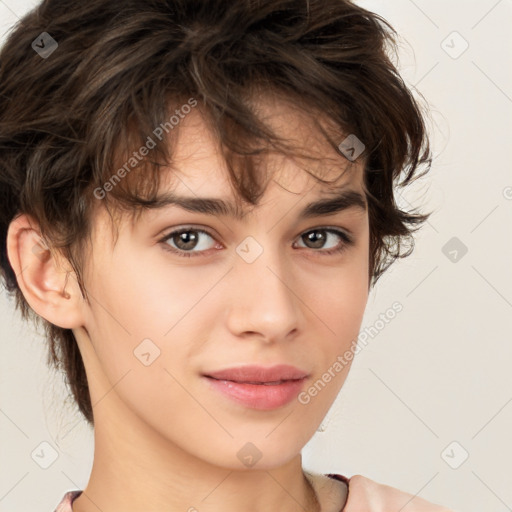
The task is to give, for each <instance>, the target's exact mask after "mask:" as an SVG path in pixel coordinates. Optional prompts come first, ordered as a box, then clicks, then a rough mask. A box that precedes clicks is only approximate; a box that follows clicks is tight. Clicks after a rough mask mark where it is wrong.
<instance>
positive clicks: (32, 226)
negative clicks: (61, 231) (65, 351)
mask: <svg viewBox="0 0 512 512" xmlns="http://www.w3.org/2000/svg"><path fill="white" fill-rule="evenodd" d="M54 253H57V251H53V253H52V252H51V251H50V250H49V249H48V246H47V245H46V243H45V242H44V240H43V238H42V237H41V232H40V230H39V224H38V222H37V221H36V220H35V219H34V218H33V217H31V216H29V215H26V214H21V215H19V216H17V217H16V218H15V219H14V220H13V221H12V222H11V224H10V225H9V229H8V231H7V257H8V259H9V262H10V264H11V266H12V268H13V270H14V272H15V273H16V279H17V281H18V286H19V287H20V289H21V291H22V293H23V295H24V296H25V299H26V301H27V302H28V304H29V305H30V307H31V308H32V309H33V310H34V311H35V312H36V313H37V314H38V315H39V316H41V317H43V318H44V319H46V320H48V322H50V323H52V324H54V325H57V326H58V327H62V328H65V329H74V328H77V327H80V326H82V325H83V309H82V308H83V304H84V303H85V302H84V299H83V297H82V294H81V291H80V287H79V286H78V282H77V279H76V275H75V273H74V271H73V270H72V267H71V265H69V262H68V261H67V260H66V259H65V258H60V259H59V260H58V261H57V260H56V258H57V257H58V256H57V254H54ZM63 263H64V267H65V268H63Z"/></svg>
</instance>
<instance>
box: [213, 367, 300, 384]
mask: <svg viewBox="0 0 512 512" xmlns="http://www.w3.org/2000/svg"><path fill="white" fill-rule="evenodd" d="M204 376H205V377H210V378H212V379H216V380H227V381H231V382H238V383H246V384H266V385H277V384H282V383H283V382H286V381H290V380H301V379H304V378H305V377H307V376H308V373H307V372H305V371H303V370H301V369H299V368H297V367H295V366H291V365H287V364H280V365H275V366H270V367H265V366H257V365H247V366H239V367H235V368H227V369H225V370H219V371H215V372H209V373H207V374H204Z"/></svg>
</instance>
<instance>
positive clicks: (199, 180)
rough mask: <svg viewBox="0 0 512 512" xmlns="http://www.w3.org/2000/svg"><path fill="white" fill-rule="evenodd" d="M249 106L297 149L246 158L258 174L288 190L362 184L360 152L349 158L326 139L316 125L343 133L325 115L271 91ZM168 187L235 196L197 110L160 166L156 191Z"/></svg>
mask: <svg viewBox="0 0 512 512" xmlns="http://www.w3.org/2000/svg"><path fill="white" fill-rule="evenodd" d="M252 105H253V107H254V109H255V111H256V113H257V115H258V117H260V119H262V120H263V121H264V123H265V124H267V125H268V126H269V127H270V128H271V130H273V131H274V133H276V135H278V136H279V137H281V138H283V139H285V140H286V141H287V143H289V144H291V145H292V146H293V147H294V148H296V150H297V151H296V152H293V154H292V155H284V154H282V153H279V152H277V151H267V152H265V153H264V155H263V156H260V157H258V158H254V159H252V164H253V165H255V170H256V172H257V173H258V174H259V175H260V179H261V177H262V176H265V177H267V178H271V179H272V181H274V182H276V183H278V184H279V185H280V186H281V187H282V188H283V189H285V190H288V191H289V192H290V193H293V194H305V193H309V192H313V193H316V192H319V193H322V192H330V191H336V190H339V189H340V187H342V186H343V187H345V186H347V185H353V186H354V187H355V188H361V187H362V186H363V169H364V164H365V162H364V159H363V157H362V156H361V157H360V158H359V159H357V160H356V161H354V162H350V161H349V160H347V159H346V158H345V157H344V156H342V154H341V153H340V152H339V150H337V149H335V148H334V147H333V146H332V144H330V143H329V141H328V140H326V138H325V137H324V135H323V134H322V132H321V131H320V129H319V128H318V125H320V126H322V128H323V129H324V130H326V132H327V133H328V134H329V135H330V137H331V139H332V140H333V141H335V142H338V139H339V142H341V141H342V140H343V139H344V138H345V137H346V135H344V134H343V133H342V131H341V129H340V128H339V127H337V126H335V125H334V124H333V123H332V122H331V121H330V120H329V119H328V117H327V116H326V115H324V116H318V115H317V116H316V117H314V116H313V115H312V114H311V113H310V112H306V111H304V109H303V108H300V107H298V106H296V105H294V104H293V103H290V102H288V101H284V100H282V99H279V98H277V97H275V96H265V97H263V98H259V99H257V100H254V101H253V103H252ZM304 171H305V172H304ZM308 173H311V174H312V175H313V176H317V177H319V178H320V179H321V180H325V181H326V182H327V183H322V182H321V181H319V180H317V179H315V178H314V177H313V176H311V174H308ZM169 190H172V191H173V192H176V193H179V194H180V195H183V194H186V195H198V196H207V197H214V196H217V197H218V196H222V197H224V198H226V199H227V198H228V197H231V198H233V199H236V194H234V191H233V189H232V185H231V182H230V178H229V173H228V170H227V166H226V162H225V159H224V156H223V153H222V150H221V146H220V143H219V141H218V140H217V139H216V137H215V136H214V134H213V133H212V131H211V130H210V129H209V126H208V123H207V122H205V120H204V118H203V116H202V114H201V111H200V110H199V109H198V110H194V111H192V112H191V113H190V114H188V115H187V116H186V117H185V119H184V120H183V121H181V123H180V126H179V131H178V135H177V138H176V140H175V143H174V144H173V155H172V165H171V166H169V167H168V168H165V167H164V168H163V169H162V173H161V182H160V191H169Z"/></svg>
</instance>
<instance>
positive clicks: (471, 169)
mask: <svg viewBox="0 0 512 512" xmlns="http://www.w3.org/2000/svg"><path fill="white" fill-rule="evenodd" d="M357 3H358V4H359V5H361V6H363V7H365V8H368V9H370V10H374V11H376V12H378V13H379V14H381V15H382V16H383V17H384V18H386V19H387V20H388V21H389V22H390V23H391V24H392V25H393V26H394V27H395V28H396V30H397V31H398V33H399V34H400V36H401V40H400V41H401V42H400V52H399V62H398V66H399V70H400V72H401V74H402V76H403V78H404V80H405V81H406V83H407V84H408V85H409V86H410V87H411V88H413V90H414V91H415V92H414V94H415V95H416V97H417V98H419V94H421V95H423V97H424V98H425V100H424V102H428V108H429V109H430V114H429V121H428V122H429V130H430V131H431V138H432V141H433V146H434V155H435V160H434V163H433V166H432V170H431V172H430V173H429V174H428V175H427V177H426V178H424V179H423V180H421V182H419V183H418V184H416V185H415V186H414V187H412V188H411V189H410V190H409V191H404V192H403V193H401V194H400V196H399V203H400V204H401V205H402V206H404V207H407V205H408V204H413V205H414V206H418V207H420V208H422V209H423V210H427V211H433V212H434V213H433V215H432V216H431V218H430V220H429V222H428V223H427V224H426V225H425V226H424V227H423V229H422V230H421V231H420V232H419V234H418V235H417V241H416V248H415V251H414V253H413V254H412V255H411V256H410V257H409V258H407V259H405V260H403V261H399V262H397V263H395V264H394V266H392V267H391V269H390V270H389V271H388V272H387V273H386V274H385V275H384V276H383V277H382V279H381V280H380V281H379V283H378V284H377V286H376V288H375V289H373V290H372V291H371V294H370V298H369V301H368V307H367V310H366V313H365V317H364V320H363V324H362V328H361V331H365V332H366V333H367V334H368V333H370V334H368V340H367V343H366V344H365V345H364V347H362V350H361V351H360V352H359V354H358V355H357V356H356V358H355V360H354V362H353V366H352V369H351V373H350V374H349V377H348V379H347V381H346V382H345V385H344V387H343V389H342V391H341V393H340V394H339V396H338V399H337V400H336V402H335V403H334V405H333V407H332V408H331V410H330V412H329V414H328V415H327V417H326V419H325V421H324V423H323V425H322V427H321V429H320V430H319V432H317V433H316V434H315V436H314V437H313V438H312V440H311V441H310V442H309V443H308V445H307V446H306V447H305V449H304V451H303V456H304V466H305V468H306V469H309V470H312V471H317V472H321V473H329V472H336V473H342V474H344V475H346V476H352V475H354V474H362V475H364V476H366V477H368V478H371V479H374V480H376V481H378V482H381V483H385V484H387V485H391V486H393V487H397V488H399V489H401V490H404V491H407V492H410V493H411V494H418V495H419V496H421V497H423V498H425V499H427V500H429V501H433V502H435V503H440V504H443V505H446V506H449V507H451V508H453V509H454V510H457V511H460V512H462V511H465V512H480V511H482V510H485V511H491V510H492V511H495V512H505V511H510V510H512V463H511V461H512V441H511V436H510V433H511V432H512V428H511V427H512V376H511V371H510V368H511V365H512V336H511V334H510V333H511V331H512V320H511V319H512V269H511V266H512V243H511V234H512V229H511V228H512V222H511V220H512V166H511V163H510V148H511V142H512V140H511V135H512V66H511V63H512V35H511V34H512V31H511V30H510V28H511V26H512V0H500V1H497V0H479V1H467V0H466V1H463V0H428V1H427V0H415V1H413V0H392V1H391V0H388V1H377V0H365V1H362V0H361V1H358V2H357ZM34 5H36V2H34V1H29V0H0V34H1V35H0V37H2V40H3V37H4V36H5V34H6V32H7V31H8V30H9V29H10V28H11V27H12V26H13V25H14V24H15V23H16V22H17V21H18V19H19V18H20V17H21V16H22V15H23V14H24V13H25V12H27V11H28V10H29V9H31V8H32V7H33V6H34ZM420 101H423V100H421V99H420ZM396 301H398V302H399V303H400V304H402V306H403V310H402V311H401V312H400V313H398V314H396V315H395V318H394V319H393V320H392V321H389V322H388V323H385V324H384V325H383V324H382V321H381V322H379V318H380V317H379V315H382V314H385V313H386V312H388V311H389V309H390V307H391V305H392V304H393V303H394V302H396ZM0 337H1V344H0V351H1V356H0V365H1V366H0V371H1V374H0V393H1V394H0V429H1V436H0V450H1V452H0V461H1V463H0V464H1V469H0V475H1V480H0V511H1V512H7V511H9V512H22V511H23V512H42V511H50V512H52V511H53V510H54V508H55V506H56V504H57V503H58V502H59V501H60V499H61V497H62V495H63V494H64V492H66V491H68V490H71V489H77V488H78V489H82V488H84V486H85V485H86V483H87V480H88V476H89V472H90V470H91V464H92V454H93V436H92V432H91V431H90V430H89V429H88V427H86V425H85V423H84V422H83V421H82V419H81V417H80V416H79V415H78V413H77V412H76V411H75V409H74V408H73V407H72V405H70V404H71V402H70V399H69V398H66V397H67V391H66V388H65V387H64V385H63V379H62V377H61V376H60V375H59V374H54V373H51V372H50V371H49V370H48V369H47V368H46V364H45V360H46V348H45V345H44V340H43V338H42V337H41V335H39V334H37V333H36V332H35V331H34V329H33V328H32V327H31V326H29V325H24V324H22V323H21V321H20V319H19V315H18V313H15V311H14V307H13V303H12V301H10V300H9V299H8V298H7V296H6V293H5V291H4V290H2V293H1V296H0ZM41 443H48V444H43V445H42V444H41ZM48 445H50V446H51V447H52V448H51V449H50V448H49V447H48ZM45 447H46V449H47V450H48V451H51V450H52V449H53V450H54V453H55V457H56V460H55V461H54V462H53V463H52V464H51V465H49V467H47V468H46V469H44V468H42V467H41V466H40V465H39V464H38V463H36V462H35V457H34V458H33V454H34V453H35V452H37V451H38V450H41V449H42V448H45ZM51 453H53V452H51Z"/></svg>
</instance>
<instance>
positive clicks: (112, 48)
mask: <svg viewBox="0 0 512 512" xmlns="http://www.w3.org/2000/svg"><path fill="white" fill-rule="evenodd" d="M43 32H45V33H47V34H49V35H50V36H51V37H52V38H53V39H54V40H55V41H57V43H58V47H57V48H56V49H55V51H54V52H53V53H52V54H51V55H46V56H45V58H42V56H41V55H38V53H37V52H36V51H35V48H34V47H33V45H32V43H33V42H34V41H36V40H39V39H41V38H44V37H47V36H42V35H40V34H42V33H43ZM396 35H397V34H396V32H395V31H394V29H393V28H392V27H391V26H390V25H389V23H388V22H387V21H385V20H384V19H383V18H381V17H380V16H379V15H377V14H375V13H372V12H370V11H368V10H365V9H363V8H361V7H359V6H357V5H355V4H353V3H352V2H351V1H349V0H309V1H308V0H236V1H234V2H226V0H118V1H116V2H112V1H109V0H89V1H87V2H80V1H78V0H75V1H73V0H67V1H62V0H44V1H43V2H42V3H41V4H40V5H39V6H38V7H37V8H36V9H34V10H33V11H31V12H30V13H28V14H27V15H26V16H25V17H23V18H22V19H21V21H20V22H19V23H18V24H17V26H15V27H14V29H13V30H12V32H11V33H10V34H9V36H8V38H7V40H6V42H5V44H4V46H3V48H2V50H1V52H0V202H1V205H0V263H1V272H2V277H3V279H4V280H5V285H6V289H7V291H8V292H10V293H12V294H14V296H15V299H16V307H17V308H19V309H20V310H21V312H22V315H23V318H25V319H27V318H30V319H31V320H32V321H34V322H36V321H42V323H43V326H44V328H45V335H46V338H47V340H48V343H49V354H48V362H49V363H52V364H54V365H55V366H56V367H62V368H63V369H64V371H65V374H66V378H67V383H68V385H69V387H70V390H71V392H72V394H73V397H74V399H75V401H76V403H77V405H78V407H79V409H80V411H81V412H82V414H83V415H84V417H85V418H86V420H87V421H88V422H89V423H90V424H91V425H92V424H93V411H92V407H91V401H90V395H89V389H88V386H87V379H86V374H85V369H84V365H83V361H82V358H81V355H80V352H79V349H78V346H77V344H76V340H75V338H74V336H73V333H72V331H71V330H70V329H63V328H60V327H58V326H55V325H52V324H51V323H49V322H47V321H46V320H44V319H42V318H41V317H39V316H38V315H36V314H35V313H34V311H32V309H31V308H30V306H29V305H28V303H27V302H26V300H25V298H24V296H23V294H22V292H21V291H20V288H19V286H18V283H17V279H16V276H15V273H14V271H13V269H12V267H11V265H10V263H9V261H8V258H7V250H6V236H7V230H8V227H9V224H10V222H11V221H12V220H13V219H14V218H15V217H16V216H17V215H18V214H20V213H27V214H29V215H31V216H33V217H34V218H35V219H37V221H38V222H39V224H40V228H41V234H42V236H43V239H44V240H45V241H46V242H47V243H48V245H49V246H50V247H52V248H55V249H58V250H59V251H61V253H62V254H63V255H64V256H65V257H66V258H67V260H68V261H69V262H70V264H71V265H72V267H73V270H74V271H75V273H76V276H77V280H78V283H79V284H80V289H81V291H82V293H83V295H84V297H87V292H86V290H85V286H84V284H83V279H82V270H83V268H84V264H85V261H84V255H85V254H86V253H87V252H86V250H85V249H86V248H87V239H88V236H89V235H90V233H91V222H92V221H91V219H92V212H93V211H94V206H95V205H96V206H97V199H95V197H94V190H95V189H96V190H97V189H98V187H102V186H103V184H105V183H106V182H107V181H109V180H110V179H111V178H112V176H113V175H114V172H115V170H116V168H117V167H116V166H119V162H122V161H123V155H124V158H125V159H126V158H129V155H130V154H131V151H133V149H134V148H137V147H140V146H142V145H144V144H145V143H146V142H147V140H148V135H150V134H151V133H154V129H155V127H156V126H161V125H162V124H163V123H165V122H167V121H168V119H169V117H168V114H167V112H168V111H169V109H171V105H172V106H179V105H185V104H187V102H189V101H190V99H191V98H193V99H194V101H197V104H198V105H199V108H200V109H201V112H202V113H204V115H205V118H206V119H207V120H208V123H209V126H210V127H211V129H212V131H213V133H215V134H216V135H217V137H218V139H219V141H221V143H222V148H223V151H224V155H225V158H226V162H227V165H228V169H229V173H230V179H231V181H232V183H233V186H234V189H235V191H236V192H237V194H238V196H239V197H240V198H243V199H244V200H245V201H247V202H249V203H251V204H254V203H255V202H256V201H257V200H258V198H259V197H260V196H261V195H262V193H263V191H264V187H263V186H262V184H261V182H260V181H261V180H260V179H259V174H258V172H257V166H256V165H255V164H256V162H257V161H258V158H259V157H260V155H261V154H262V153H263V152H264V151H265V148H269V147H271V148H273V149H277V150H279V151H281V152H283V153H290V154H293V151H292V150H289V148H288V146H286V144H285V143H284V141H282V140H280V139H279V138H278V137H277V136H276V135H275V133H273V132H272V131H271V130H270V129H269V128H268V127H267V126H266V125H265V124H264V123H263V122H262V121H261V120H260V119H259V118H258V116H257V115H256V114H255V112H254V110H251V107H250V102H247V98H248V97H250V93H253V92H255V91H263V92H264V91H269V92H270V91H273V92H275V93H276V94H280V95H281V97H283V98H284V97H286V98H289V99H290V101H292V102H293V103H294V104H296V105H297V106H299V107H300V108H303V109H305V110H306V111H308V112H312V113H313V112H319V113H323V114H324V115H327V116H328V118H329V119H330V120H331V121H332V122H333V123H334V124H335V126H337V127H338V135H337V136H335V135H333V134H332V133H330V134H328V133H327V132H326V131H325V132H324V131H323V130H322V127H321V126H320V125H318V124H317V127H318V128H319V130H321V131H322V133H323V135H324V136H325V137H326V138H327V140H329V142H330V144H331V145H334V146H335V147H338V145H339V143H340V142H341V141H342V138H341V137H344V136H347V135H349V134H350V135H355V136H356V137H357V138H358V139H359V140H360V141H362V142H363V143H364V145H365V152H364V153H363V157H364V159H365V168H364V183H365V188H366V194H367V200H368V207H369V208H368V214H369V222H370V268H369V272H370V277H371V278H372V279H373V281H372V283H373V284H375V282H376V281H377V279H378V278H379V277H380V276H381V274H382V273H383V272H384V271H385V270H386V269H387V268H388V267H389V266H390V265H391V264H392V263H393V261H395V260H396V259H397V258H401V257H405V256H408V255H409V254H410V253H411V252H412V250H413V246H414V242H413V238H412V233H413V231H415V230H416V229H417V228H418V227H419V226H420V225H421V224H422V223H423V222H425V220H426V219H427V218H428V214H427V215H425V214H419V213H413V212H407V211H402V210H401V209H400V208H399V207H398V206H397V204H396V202H395V197H394V191H395V187H396V186H404V185H407V184H408V183H410V182H412V181H413V180H414V179H416V178H417V177H418V176H419V175H420V174H419V173H418V170H419V168H420V166H424V167H425V171H424V172H423V173H422V174H421V175H423V174H425V173H426V172H427V171H428V170H429V168H430V166H431V161H432V157H431V153H430V147H429V141H428V137H427V130H426V128H425V124H424V119H423V115H422V113H421V110H420V108H419V105H418V103H417V102H416V100H415V99H414V98H413V96H412V94H411V91H410V90H409V89H408V88H407V86H406V85H405V83H404V82H403V80H402V78H401V77H400V75H399V73H398V71H397V69H396V68H395V66H394V64H393V63H392V61H391V59H390V57H389V54H388V50H389V49H395V50H396V45H397V39H396ZM46 41H48V40H46ZM40 46H44V44H41V45H40ZM166 131H169V132H170V130H166ZM176 132H177V130H176ZM170 135H171V136H173V135H174V131H173V132H170ZM154 139H158V138H157V137H153V140H154ZM167 139H168V140H166V138H164V137H162V139H161V140H160V139H158V140H154V142H155V143H156V147H155V149H154V152H152V154H153V155H155V158H154V159H153V158H152V159H151V160H150V159H145V160H144V162H142V163H141V164H140V165H134V167H137V169H136V172H135V171H133V172H132V173H131V174H130V176H129V178H130V179H123V180H122V181H121V182H120V183H119V184H117V186H115V187H111V188H112V190H111V192H110V193H109V194H107V195H106V196H105V198H104V199H105V202H104V203H103V204H105V205H107V206H108V204H109V203H114V202H115V204H116V206H117V207H118V208H117V210H118V211H120V210H121V209H123V210H124V211H128V212H136V211H140V210H141V209H142V208H151V206H152V205H154V197H155V196H154V194H155V192H156V190H157V188H158V183H159V182H158V177H159V170H160V168H161V165H162V164H163V163H165V162H167V163H169V162H171V156H172V154H171V153H172V148H171V146H170V145H169V144H168V143H169V140H172V138H171V137H170V136H169V137H168V138H167ZM258 144H259V145H258ZM338 152H339V153H340V161H346V160H347V158H346V157H345V156H344V155H343V154H341V152H340V151H338ZM114 155H115V157H114ZM349 163H350V162H349ZM318 179H320V178H318ZM320 181H322V180H320ZM404 243H405V246H406V249H407V250H405V251H404V250H403V249H404Z"/></svg>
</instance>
